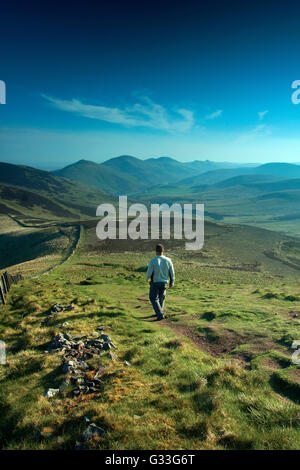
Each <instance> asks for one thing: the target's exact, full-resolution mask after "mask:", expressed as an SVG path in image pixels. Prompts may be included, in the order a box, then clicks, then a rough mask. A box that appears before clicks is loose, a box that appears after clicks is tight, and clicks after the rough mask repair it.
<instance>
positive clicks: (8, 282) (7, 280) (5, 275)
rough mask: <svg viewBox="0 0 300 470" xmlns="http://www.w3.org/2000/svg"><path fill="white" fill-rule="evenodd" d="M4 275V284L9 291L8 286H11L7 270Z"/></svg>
mask: <svg viewBox="0 0 300 470" xmlns="http://www.w3.org/2000/svg"><path fill="white" fill-rule="evenodd" d="M4 277H5V281H6V285H7V290H8V291H10V288H11V279H10V277H9V274H8V272H7V271H5V273H4Z"/></svg>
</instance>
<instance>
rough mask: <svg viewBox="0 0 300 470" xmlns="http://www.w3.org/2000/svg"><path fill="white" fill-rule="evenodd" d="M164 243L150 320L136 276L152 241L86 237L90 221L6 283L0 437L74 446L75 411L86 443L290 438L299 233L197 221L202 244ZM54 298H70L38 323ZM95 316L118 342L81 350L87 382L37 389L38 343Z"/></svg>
mask: <svg viewBox="0 0 300 470" xmlns="http://www.w3.org/2000/svg"><path fill="white" fill-rule="evenodd" d="M166 245H167V248H168V254H169V255H170V256H171V257H172V259H173V261H174V266H175V270H176V274H177V279H176V286H175V288H174V289H173V290H168V293H167V306H166V313H167V318H166V319H165V320H163V321H162V322H159V323H156V322H153V321H152V320H153V318H152V308H151V306H150V304H149V301H148V286H147V285H146V283H145V280H144V275H145V268H146V266H147V264H148V261H149V258H150V257H151V256H153V251H152V248H153V241H152V242H151V241H135V242H130V241H126V240H124V241H122V243H121V242H120V241H110V242H109V241H106V242H104V241H103V242H100V241H98V240H96V238H95V227H94V226H92V222H88V223H86V224H85V232H84V237H83V238H82V241H81V244H80V247H79V249H78V251H77V253H76V254H75V255H74V257H73V258H71V260H70V261H68V262H67V263H66V264H65V265H63V266H62V267H59V268H57V269H56V270H55V271H53V272H52V273H51V274H49V275H48V276H43V277H41V278H39V279H37V280H35V281H34V282H33V281H30V280H25V281H22V283H20V284H18V285H17V286H16V287H14V288H13V290H12V291H11V294H10V297H9V302H8V304H7V305H6V306H5V307H4V308H2V309H1V310H0V334H1V337H4V338H5V341H6V342H7V346H8V357H7V360H8V363H7V365H6V366H1V369H0V381H1V387H0V406H1V416H2V418H1V421H0V443H1V447H2V448H4V449H74V447H75V444H76V441H78V440H80V435H81V434H82V432H83V431H84V429H85V428H86V426H87V424H86V418H89V419H91V421H92V422H94V423H96V424H97V425H99V426H100V427H101V428H103V429H104V430H105V431H106V433H105V434H104V435H103V436H102V437H98V438H95V439H94V440H92V441H88V442H86V443H85V447H86V448H92V449H119V450H120V449H157V450H158V449H220V450H221V449H297V448H299V444H300V428H299V410H300V404H299V396H300V394H299V391H300V388H299V387H300V366H295V365H293V364H292V362H291V342H292V341H293V340H294V339H298V336H299V325H300V324H299V314H300V313H299V312H300V300H299V276H300V271H299V260H300V246H299V243H298V242H297V241H295V240H293V239H291V238H289V237H282V236H280V234H277V233H272V232H266V231H263V230H259V229H256V228H249V229H248V228H247V227H235V226H223V225H222V224H210V223H208V224H207V225H206V243H205V247H204V250H203V251H202V252H197V253H196V252H195V253H192V252H186V251H185V250H184V249H182V242H180V241H176V242H173V241H169V242H167V243H166ZM272 250H273V251H272ZM271 253H273V256H272V255H271ZM276 256H277V258H276ZM288 258H289V259H293V263H295V264H296V265H297V266H291V265H289V264H288V263H287V261H288ZM55 302H61V303H63V304H68V303H72V304H73V305H74V307H75V309H74V310H73V311H71V312H62V313H59V314H57V315H56V316H54V317H53V318H52V319H50V320H49V321H46V320H47V310H48V309H49V307H50V306H51V305H52V304H54V303H55ZM65 322H67V325H66V326H63V325H65ZM100 325H104V326H106V327H110V328H112V329H111V330H110V331H109V332H108V334H109V335H110V337H111V338H112V340H113V342H114V343H115V345H116V346H117V348H118V349H117V350H115V351H114V354H116V357H115V358H114V360H111V359H110V352H109V351H108V352H106V353H102V354H101V355H100V357H99V358H98V357H94V358H91V359H89V360H87V362H88V363H89V365H90V367H91V369H95V368H96V369H97V368H98V367H99V365H100V364H102V366H103V367H104V368H105V371H106V372H105V374H104V375H103V376H102V378H101V389H100V390H99V391H98V392H97V393H92V394H90V395H82V396H79V397H74V396H73V395H72V391H71V389H70V388H66V389H65V390H64V391H61V392H60V394H58V395H56V396H55V397H54V398H51V399H47V398H45V397H44V396H43V393H44V391H45V390H46V389H47V388H49V387H53V388H56V387H58V386H60V385H61V383H62V382H63V380H65V378H66V375H65V374H63V372H62V369H61V363H62V358H61V356H60V353H59V352H52V353H48V354H45V353H44V350H45V349H46V348H47V345H48V344H49V342H50V341H51V339H52V338H53V336H54V335H55V334H56V333H58V332H67V333H68V334H70V335H72V336H76V335H82V334H87V335H92V334H95V333H93V332H95V331H96V328H97V327H98V326H100ZM89 337H92V336H89ZM124 361H127V365H125V363H124ZM128 363H129V365H128ZM91 374H92V372H91ZM111 374H112V375H111Z"/></svg>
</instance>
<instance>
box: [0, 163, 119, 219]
mask: <svg viewBox="0 0 300 470" xmlns="http://www.w3.org/2000/svg"><path fill="white" fill-rule="evenodd" d="M0 184H1V200H0V203H1V205H2V210H1V206H0V210H1V212H2V213H9V210H10V209H15V210H16V211H17V212H21V213H24V211H25V212H26V214H28V213H29V212H32V213H34V214H35V215H37V214H38V213H39V211H40V212H43V213H44V212H45V211H46V212H47V213H48V214H52V217H54V218H55V217H72V216H73V217H78V216H80V215H81V214H83V215H90V216H95V212H96V208H97V206H98V205H99V204H101V203H102V202H104V201H105V202H113V201H115V198H114V197H113V196H108V195H107V194H105V193H104V192H103V191H100V190H99V189H95V188H91V187H89V186H86V185H83V184H81V183H75V182H73V181H71V180H68V179H65V178H60V177H58V176H55V175H53V174H52V173H49V172H47V171H43V170H37V169H35V168H31V167H28V166H22V165H12V164H10V163H0Z"/></svg>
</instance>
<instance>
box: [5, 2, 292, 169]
mask: <svg viewBox="0 0 300 470" xmlns="http://www.w3.org/2000/svg"><path fill="white" fill-rule="evenodd" d="M93 3H94V2H77V1H73V2H62V5H61V4H59V3H57V4H56V3H55V2H54V3H53V2H48V1H46V2H44V4H42V3H41V2H30V1H29V2H26V3H25V2H24V5H22V4H21V2H17V1H12V2H10V3H9V4H7V5H5V6H2V7H1V32H0V35H1V42H0V57H1V68H0V79H1V80H4V81H5V83H6V87H7V97H6V98H7V102H6V104H5V105H0V128H1V129H0V160H1V161H8V162H11V163H22V164H28V165H32V166H37V167H40V168H47V169H48V168H49V169H53V168H56V167H62V166H64V165H65V164H69V163H72V162H75V161H77V160H79V159H81V158H85V159H87V160H93V161H97V162H101V161H104V160H106V159H108V158H110V157H113V156H117V155H122V154H130V155H134V156H137V157H140V158H146V157H152V156H154V157H155V156H156V157H158V156H166V155H167V156H171V157H174V158H177V159H179V160H182V161H188V160H194V159H200V160H205V159H210V160H215V161H224V160H227V161H234V162H241V163H246V162H269V161H289V162H300V132H299V131H300V105H295V104H293V103H292V101H291V95H292V92H293V90H292V89H291V84H292V82H293V81H294V80H297V79H300V65H299V64H300V60H299V55H300V53H299V50H300V49H299V44H300V15H299V13H300V5H299V2H296V1H291V2H289V4H288V6H287V4H286V2H283V1H281V0H278V1H276V2H275V1H272V0H269V1H267V0H265V1H264V0H262V1H260V2H255V1H252V2H248V1H244V2H238V1H227V2H224V1H216V2H206V3H210V5H205V3H204V2H203V4H202V3H201V2H199V1H197V2H196V1H191V0H188V1H185V2H183V1H180V2H176V1H172V2H171V1H168V0H165V1H164V2H158V1H156V0H153V1H143V2H139V3H135V2H134V1H127V2H124V1H116V0H112V1H110V2H108V1H105V2H98V4H97V6H95V5H93Z"/></svg>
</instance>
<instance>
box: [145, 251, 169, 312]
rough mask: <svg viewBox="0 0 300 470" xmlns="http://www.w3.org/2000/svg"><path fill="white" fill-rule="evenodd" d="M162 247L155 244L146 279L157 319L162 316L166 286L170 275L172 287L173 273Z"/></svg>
mask: <svg viewBox="0 0 300 470" xmlns="http://www.w3.org/2000/svg"><path fill="white" fill-rule="evenodd" d="M164 252H165V250H164V247H163V245H161V244H159V245H156V257H155V258H152V260H151V261H150V263H149V266H148V269H147V273H146V281H147V282H150V290H149V299H150V301H151V303H152V306H153V309H154V311H155V314H156V317H157V320H162V319H163V318H164V315H163V308H164V301H165V297H166V287H167V284H168V281H169V277H170V287H171V288H172V287H174V282H175V273H174V267H173V263H172V261H171V260H170V258H167V257H166V256H164Z"/></svg>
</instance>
